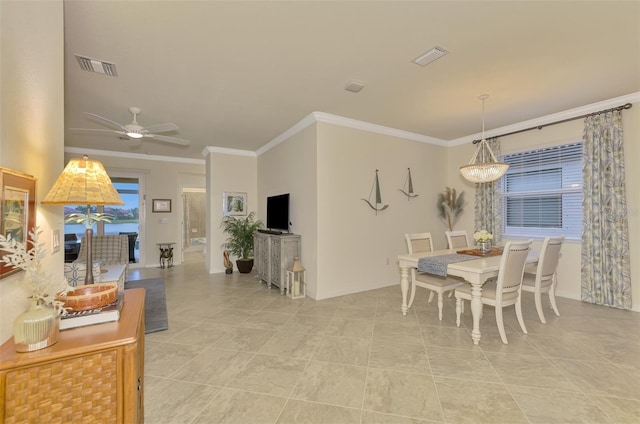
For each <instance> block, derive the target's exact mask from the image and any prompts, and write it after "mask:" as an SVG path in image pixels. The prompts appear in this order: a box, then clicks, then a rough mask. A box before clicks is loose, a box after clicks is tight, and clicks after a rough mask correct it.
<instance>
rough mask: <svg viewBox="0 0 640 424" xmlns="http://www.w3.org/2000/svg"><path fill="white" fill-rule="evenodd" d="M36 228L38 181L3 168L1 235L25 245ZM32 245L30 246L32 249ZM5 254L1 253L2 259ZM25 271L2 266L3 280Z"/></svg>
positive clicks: (0, 200) (0, 169)
mask: <svg viewBox="0 0 640 424" xmlns="http://www.w3.org/2000/svg"><path fill="white" fill-rule="evenodd" d="M35 225H36V179H35V178H34V177H33V176H31V175H28V174H24V173H22V172H19V171H13V170H11V169H7V168H2V167H0V234H2V235H3V236H4V237H6V238H11V239H12V240H15V241H18V242H21V243H24V242H26V241H27V240H28V238H29V231H31V230H33V228H34V227H35ZM30 247H31V246H28V248H30ZM2 254H3V252H2V250H0V256H2ZM19 271H21V270H20V269H17V268H13V267H10V266H8V265H7V264H5V263H4V262H2V263H0V278H4V277H6V276H8V275H11V274H14V273H16V272H19Z"/></svg>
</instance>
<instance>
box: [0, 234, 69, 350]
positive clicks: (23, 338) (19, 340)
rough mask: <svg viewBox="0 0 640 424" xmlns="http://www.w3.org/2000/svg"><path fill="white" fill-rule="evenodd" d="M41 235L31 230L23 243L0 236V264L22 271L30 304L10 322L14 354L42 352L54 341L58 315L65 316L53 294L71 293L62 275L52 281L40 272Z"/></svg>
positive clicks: (62, 307)
mask: <svg viewBox="0 0 640 424" xmlns="http://www.w3.org/2000/svg"><path fill="white" fill-rule="evenodd" d="M41 233H42V232H41V231H39V230H38V227H35V228H34V229H33V230H32V231H29V240H27V241H25V242H19V241H17V240H14V239H12V238H11V237H8V238H7V237H5V236H2V235H0V250H2V252H3V253H4V252H6V254H4V255H3V256H2V258H0V262H4V263H6V264H7V265H8V266H10V267H13V268H19V269H21V270H23V271H25V274H24V278H23V279H22V281H21V283H22V287H23V288H24V289H25V291H26V292H27V293H29V300H30V301H31V305H30V307H29V309H28V310H27V311H25V312H23V313H22V314H20V315H18V317H17V318H16V320H15V321H14V326H13V332H14V340H15V345H16V350H17V351H18V352H29V351H32V350H37V349H43V348H45V347H47V346H50V345H52V344H54V343H56V342H57V341H58V333H59V331H60V330H59V325H60V319H59V316H60V315H62V314H64V313H65V308H64V303H63V302H61V301H59V300H56V298H55V294H56V293H60V292H62V293H64V294H66V293H67V292H68V291H69V290H73V287H71V286H69V283H68V282H67V279H66V278H65V277H64V276H62V277H60V278H56V277H53V276H52V275H50V274H49V273H48V272H46V271H45V270H44V269H43V267H44V264H43V260H44V258H45V257H46V255H47V251H46V250H45V249H44V243H39V242H38V238H39V237H40V234H41ZM29 246H31V248H29Z"/></svg>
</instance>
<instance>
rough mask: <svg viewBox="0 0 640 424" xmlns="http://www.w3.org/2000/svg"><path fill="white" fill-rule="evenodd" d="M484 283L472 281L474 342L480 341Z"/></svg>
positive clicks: (472, 335)
mask: <svg viewBox="0 0 640 424" xmlns="http://www.w3.org/2000/svg"><path fill="white" fill-rule="evenodd" d="M481 298H482V284H481V283H471V316H472V317H473V330H471V338H472V339H473V344H475V345H477V344H478V343H479V342H480V318H481V317H482V299H481Z"/></svg>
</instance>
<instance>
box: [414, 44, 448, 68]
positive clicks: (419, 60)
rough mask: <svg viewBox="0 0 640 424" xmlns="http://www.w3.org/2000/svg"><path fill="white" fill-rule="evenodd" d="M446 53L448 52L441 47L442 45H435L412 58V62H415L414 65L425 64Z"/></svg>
mask: <svg viewBox="0 0 640 424" xmlns="http://www.w3.org/2000/svg"><path fill="white" fill-rule="evenodd" d="M447 53H449V52H448V51H446V50H445V49H443V48H442V47H438V46H435V47H434V48H432V49H431V50H428V51H426V52H424V53H423V54H421V55H420V56H418V57H416V58H415V59H413V60H412V62H413V63H415V64H416V65H420V66H426V65H428V64H430V63H431V62H433V61H434V60H436V59H440V58H441V57H442V56H444V55H445V54H447Z"/></svg>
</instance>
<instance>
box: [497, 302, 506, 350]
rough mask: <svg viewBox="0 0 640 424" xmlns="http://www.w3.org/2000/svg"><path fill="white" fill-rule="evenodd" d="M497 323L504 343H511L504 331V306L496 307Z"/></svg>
mask: <svg viewBox="0 0 640 424" xmlns="http://www.w3.org/2000/svg"><path fill="white" fill-rule="evenodd" d="M496 325H497V326H498V332H499V333H500V338H501V339H502V343H504V344H509V342H508V341H507V334H506V333H505V332H504V320H503V319H502V308H498V307H496Z"/></svg>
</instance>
